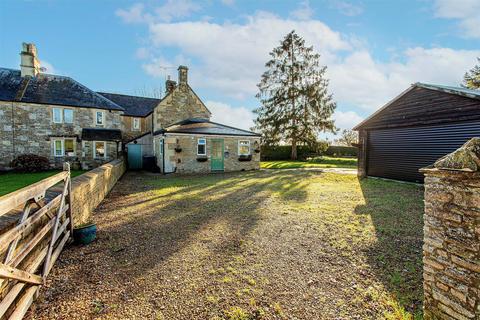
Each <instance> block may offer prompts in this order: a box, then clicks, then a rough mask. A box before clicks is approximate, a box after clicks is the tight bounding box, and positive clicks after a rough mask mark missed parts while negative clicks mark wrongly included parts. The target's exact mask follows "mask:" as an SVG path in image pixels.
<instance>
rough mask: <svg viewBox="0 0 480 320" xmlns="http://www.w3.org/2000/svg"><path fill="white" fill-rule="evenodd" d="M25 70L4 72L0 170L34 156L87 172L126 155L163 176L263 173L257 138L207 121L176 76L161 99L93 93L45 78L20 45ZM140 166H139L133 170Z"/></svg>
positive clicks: (31, 49)
mask: <svg viewBox="0 0 480 320" xmlns="http://www.w3.org/2000/svg"><path fill="white" fill-rule="evenodd" d="M20 56H21V69H20V70H12V69H5V68H0V128H1V131H0V169H1V168H7V167H8V166H9V164H10V162H11V161H12V160H13V159H14V158H15V157H16V156H18V155H20V154H25V153H33V154H38V155H42V156H45V157H47V158H49V159H50V161H51V164H52V167H59V166H61V164H62V163H63V162H64V161H69V162H71V163H72V164H73V165H74V167H82V168H84V169H89V168H93V167H96V166H98V165H100V164H103V163H105V162H108V161H111V160H113V159H116V158H117V157H119V156H120V155H121V153H122V150H125V151H127V152H128V161H129V166H130V168H141V167H142V160H143V158H144V156H151V157H155V160H154V162H155V163H156V165H157V166H158V167H159V168H160V170H161V171H162V172H164V173H171V172H182V173H194V172H212V171H233V170H251V169H259V162H260V154H259V143H260V136H259V135H257V134H256V133H253V132H250V131H246V130H242V129H237V128H232V127H229V126H225V125H222V124H219V123H214V122H211V121H210V118H211V112H210V111H209V110H208V108H207V107H206V106H205V104H204V103H203V102H202V101H201V100H200V98H199V97H198V96H197V94H196V93H195V92H194V91H193V90H192V88H191V87H190V85H189V84H188V68H187V67H185V66H180V67H179V68H178V85H177V83H176V82H175V81H173V80H170V79H168V80H167V81H166V84H165V86H166V92H165V96H164V97H163V98H162V99H154V98H146V97H137V96H130V95H123V94H116V93H106V92H95V91H93V90H90V89H89V88H87V87H85V86H83V85H82V84H80V83H78V82H77V81H75V80H73V79H72V78H69V77H65V76H58V75H51V74H44V73H42V72H41V68H40V64H39V61H38V58H37V50H36V47H35V46H34V45H33V44H26V43H24V44H23V47H22V52H21V54H20ZM134 163H135V164H136V166H134V165H133V164H134Z"/></svg>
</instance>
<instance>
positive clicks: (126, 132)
mask: <svg viewBox="0 0 480 320" xmlns="http://www.w3.org/2000/svg"><path fill="white" fill-rule="evenodd" d="M133 118H135V117H130V116H123V117H122V122H123V123H122V125H123V129H122V139H123V141H124V142H128V141H131V140H132V139H134V138H136V137H139V136H141V135H142V134H144V133H146V132H150V131H152V114H150V115H148V116H146V117H137V118H139V119H140V129H139V130H133V129H132V123H133Z"/></svg>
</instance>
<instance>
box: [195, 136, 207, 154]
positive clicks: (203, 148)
mask: <svg viewBox="0 0 480 320" xmlns="http://www.w3.org/2000/svg"><path fill="white" fill-rule="evenodd" d="M197 155H198V156H206V155H207V139H205V138H200V139H198V140H197Z"/></svg>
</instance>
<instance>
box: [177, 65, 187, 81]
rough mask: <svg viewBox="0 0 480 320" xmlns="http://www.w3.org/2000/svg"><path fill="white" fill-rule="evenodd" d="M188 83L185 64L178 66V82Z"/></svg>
mask: <svg viewBox="0 0 480 320" xmlns="http://www.w3.org/2000/svg"><path fill="white" fill-rule="evenodd" d="M187 83H188V68H187V67H186V66H179V67H178V84H179V85H186V84H187Z"/></svg>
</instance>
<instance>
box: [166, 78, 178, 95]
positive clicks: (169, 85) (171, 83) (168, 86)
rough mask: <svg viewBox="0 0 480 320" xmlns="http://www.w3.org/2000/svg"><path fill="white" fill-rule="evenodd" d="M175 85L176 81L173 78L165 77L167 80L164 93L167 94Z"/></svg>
mask: <svg viewBox="0 0 480 320" xmlns="http://www.w3.org/2000/svg"><path fill="white" fill-rule="evenodd" d="M176 87H177V83H176V82H175V81H173V80H170V76H168V77H167V81H165V94H169V93H170V92H172V91H173V90H175V88H176Z"/></svg>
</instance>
